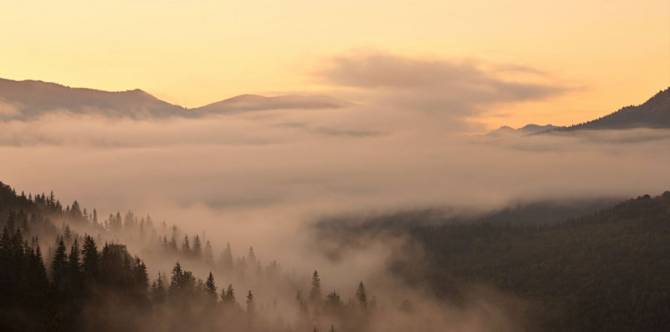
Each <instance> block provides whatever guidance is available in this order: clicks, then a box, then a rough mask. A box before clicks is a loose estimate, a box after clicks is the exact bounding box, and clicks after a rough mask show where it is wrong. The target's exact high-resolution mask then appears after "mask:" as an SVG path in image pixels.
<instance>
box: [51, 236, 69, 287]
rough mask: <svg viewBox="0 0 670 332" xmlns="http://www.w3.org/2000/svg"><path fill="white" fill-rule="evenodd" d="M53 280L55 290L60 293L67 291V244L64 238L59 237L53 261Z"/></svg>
mask: <svg viewBox="0 0 670 332" xmlns="http://www.w3.org/2000/svg"><path fill="white" fill-rule="evenodd" d="M51 278H52V280H53V286H54V289H56V290H57V291H59V292H62V291H64V290H65V282H66V280H67V259H66V256H65V242H63V238H62V237H58V240H57V244H56V251H55V253H54V258H53V260H52V261H51Z"/></svg>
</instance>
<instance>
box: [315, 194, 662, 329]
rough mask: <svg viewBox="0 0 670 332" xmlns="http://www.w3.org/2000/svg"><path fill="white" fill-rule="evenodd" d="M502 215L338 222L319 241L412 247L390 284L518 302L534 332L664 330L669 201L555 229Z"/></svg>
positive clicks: (643, 200)
mask: <svg viewBox="0 0 670 332" xmlns="http://www.w3.org/2000/svg"><path fill="white" fill-rule="evenodd" d="M499 215H500V214H495V215H493V216H488V217H484V218H480V219H472V220H454V218H448V217H441V216H440V215H439V214H437V213H435V211H432V212H431V211H423V212H407V213H400V214H394V215H389V216H377V217H368V218H365V219H364V220H355V218H351V219H350V220H349V221H350V222H349V223H347V222H345V220H341V219H340V220H338V222H337V223H333V222H328V223H327V224H326V225H321V231H322V232H323V235H324V236H330V237H334V238H336V239H339V240H341V241H345V239H346V243H347V244H346V245H349V246H351V245H362V244H361V243H360V242H361V241H363V242H365V241H370V238H375V237H376V238H386V237H389V236H398V237H403V238H407V237H408V238H409V241H407V242H406V243H407V244H406V246H405V247H404V249H402V250H400V251H404V252H411V253H413V254H411V255H409V257H408V255H395V256H394V258H395V260H394V261H393V262H392V264H391V270H392V271H393V272H394V273H395V274H396V275H400V276H403V277H404V278H405V279H406V280H407V281H408V282H410V283H411V284H413V285H415V286H416V287H422V288H427V289H428V292H431V293H434V294H436V295H437V296H438V297H440V298H442V299H444V300H445V301H447V300H448V301H458V299H459V297H461V295H462V291H463V289H466V288H468V287H471V286H474V285H486V286H491V287H495V288H496V289H500V290H503V291H505V292H508V293H510V294H514V295H516V296H519V297H520V298H522V299H525V300H526V301H528V307H527V314H528V317H529V320H530V323H531V325H530V326H532V327H531V329H532V330H542V331H661V330H664V328H667V327H668V326H670V257H669V256H668V253H670V192H665V193H664V194H663V195H661V196H658V197H653V198H652V197H650V196H642V197H638V198H636V199H632V200H628V201H625V202H622V203H620V204H618V205H616V206H614V207H611V208H606V209H601V210H599V211H598V212H595V213H589V214H586V215H584V216H581V217H575V218H570V219H567V220H564V221H563V222H559V223H551V224H546V223H543V221H542V220H537V221H536V222H529V220H527V218H526V216H527V215H528V214H520V215H518V218H517V219H519V220H515V219H514V218H500V217H497V216H499ZM502 215H505V213H503V214H502ZM508 216H509V215H508ZM356 239H358V240H356ZM357 241H358V242H357ZM417 248H418V249H419V250H417ZM421 254H423V255H425V256H421ZM421 257H425V258H426V259H425V260H422V259H420V258H421Z"/></svg>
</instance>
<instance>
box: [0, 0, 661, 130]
mask: <svg viewBox="0 0 670 332" xmlns="http://www.w3.org/2000/svg"><path fill="white" fill-rule="evenodd" d="M0 12H2V19H1V20H0V31H3V33H2V34H0V45H2V47H1V48H0V50H1V56H0V77H3V78H11V79H41V80H45V81H54V82H59V83H63V84H66V85H70V86H85V87H93V88H100V89H108V90H125V89H130V88H136V87H137V88H142V89H144V90H147V91H149V92H151V93H153V94H155V95H156V96H158V97H160V98H163V99H166V100H168V101H171V102H174V103H178V104H182V105H186V106H199V105H202V104H206V103H209V102H212V101H216V100H219V99H223V98H226V97H229V96H232V95H236V94H241V93H280V92H286V91H319V90H324V89H328V87H326V86H323V84H321V83H319V82H317V81H315V79H314V78H313V76H311V75H310V73H311V72H313V71H314V70H315V69H318V68H319V67H320V66H321V65H322V64H323V61H324V59H326V58H328V57H331V56H337V55H340V54H345V53H350V52H352V51H356V50H374V51H376V52H388V53H392V54H398V55H402V56H405V57H417V58H439V59H442V58H443V59H478V60H480V61H484V62H486V63H492V64H513V65H522V66H529V67H533V68H536V69H539V70H542V71H544V72H546V73H547V75H548V76H547V77H549V78H550V79H551V80H552V81H553V82H555V83H556V84H561V85H565V86H570V87H573V90H571V92H569V93H567V94H565V95H563V96H561V97H557V98H553V99H549V100H545V101H541V102H532V103H527V104H512V105H504V106H501V107H498V108H495V109H492V110H491V111H490V112H489V113H487V114H486V115H485V116H484V117H482V119H481V121H483V122H485V123H486V124H488V125H489V126H492V127H493V126H498V125H500V124H511V125H514V126H518V125H522V124H524V123H527V122H539V123H549V122H551V123H554V124H569V123H573V122H579V121H584V120H587V119H590V118H593V117H595V116H598V115H602V114H605V113H608V112H611V111H614V110H616V109H617V108H619V107H620V106H623V105H628V104H637V103H641V102H643V101H644V100H646V98H648V97H650V96H651V95H652V94H653V93H655V92H657V91H658V90H660V89H662V88H665V87H667V86H668V85H669V84H670V1H667V0H644V1H620V0H608V1H605V0H588V1H576V0H567V1H561V2H560V3H559V2H553V1H537V0H516V1H511V0H510V1H504V0H498V1H491V0H486V1H485V0H474V1H473V0H471V1H445V0H426V1H414V2H409V1H391V0H385V1H376V0H373V1H349V0H338V1H308V0H285V1H258V0H250V1H221V0H218V1H215V0H201V1H157V0H145V1H128V0H122V1H114V2H101V1H100V2H97V1H94V2H91V1H83V0H70V1H22V2H16V1H6V0H0Z"/></svg>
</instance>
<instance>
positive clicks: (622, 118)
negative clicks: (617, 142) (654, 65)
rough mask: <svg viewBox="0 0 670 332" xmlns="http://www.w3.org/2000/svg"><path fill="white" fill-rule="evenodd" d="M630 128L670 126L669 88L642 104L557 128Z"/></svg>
mask: <svg viewBox="0 0 670 332" xmlns="http://www.w3.org/2000/svg"><path fill="white" fill-rule="evenodd" d="M631 128H670V88H666V89H665V90H662V91H660V92H658V93H657V94H656V95H654V96H653V97H651V98H650V99H649V100H647V101H646V102H645V103H644V104H642V105H638V106H626V107H624V108H622V109H620V110H618V111H616V112H614V113H611V114H608V115H606V116H603V117H601V118H598V119H595V120H592V121H589V122H585V123H581V124H578V125H574V126H569V127H566V128H561V129H559V130H561V131H574V130H584V129H631Z"/></svg>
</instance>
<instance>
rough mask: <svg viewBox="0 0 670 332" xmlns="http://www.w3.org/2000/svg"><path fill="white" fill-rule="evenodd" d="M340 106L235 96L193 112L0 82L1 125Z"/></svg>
mask: <svg viewBox="0 0 670 332" xmlns="http://www.w3.org/2000/svg"><path fill="white" fill-rule="evenodd" d="M344 105H345V103H343V102H342V101H339V100H336V99H334V98H331V97H327V96H316V95H314V96H309V95H284V96H274V97H265V96H259V95H248V94H247V95H240V96H236V97H232V98H229V99H225V100H222V101H219V102H216V103H212V104H209V105H206V106H202V107H198V108H193V109H189V108H185V107H182V106H178V105H174V104H171V103H168V102H165V101H163V100H160V99H158V98H156V97H154V96H152V95H150V94H148V93H146V92H144V91H142V90H139V89H135V90H128V91H103V90H95V89H88V88H72V87H68V86H64V85H61V84H57V83H50V82H43V81H34V80H25V81H15V80H8V79H2V78H0V120H3V119H4V120H11V119H19V120H22V119H33V118H36V117H39V116H42V115H44V114H48V113H54V112H68V113H73V114H87V115H102V116H107V117H129V118H134V119H144V118H166V117H199V116H205V115H209V114H235V113H241V112H248V111H264V110H281V109H324V108H338V107H342V106H344Z"/></svg>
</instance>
